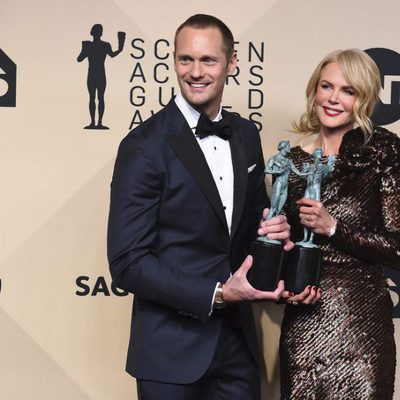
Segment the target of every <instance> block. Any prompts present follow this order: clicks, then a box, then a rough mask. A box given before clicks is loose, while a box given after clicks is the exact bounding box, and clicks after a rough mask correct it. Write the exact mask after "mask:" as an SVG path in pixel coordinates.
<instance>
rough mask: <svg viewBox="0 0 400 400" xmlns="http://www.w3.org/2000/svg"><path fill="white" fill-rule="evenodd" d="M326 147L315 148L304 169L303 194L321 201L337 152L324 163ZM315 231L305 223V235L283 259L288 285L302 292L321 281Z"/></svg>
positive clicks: (319, 253) (286, 285)
mask: <svg viewBox="0 0 400 400" xmlns="http://www.w3.org/2000/svg"><path fill="white" fill-rule="evenodd" d="M322 156H323V150H322V149H320V148H317V149H315V150H314V151H313V158H314V163H313V164H312V165H310V164H308V163H306V164H304V165H303V171H302V172H303V173H302V174H301V175H303V176H304V175H307V187H306V191H305V193H304V197H305V198H308V199H313V200H317V201H321V183H322V180H323V179H324V178H326V176H327V175H329V173H330V172H332V171H333V169H334V164H335V156H329V157H328V162H327V164H322V163H321V159H322ZM313 240H314V232H312V231H311V230H310V229H308V228H306V227H304V237H303V239H302V240H301V241H300V242H297V243H296V245H295V247H294V249H292V250H291V251H289V253H288V254H287V256H286V257H285V261H284V279H285V288H286V290H289V291H290V292H293V293H296V294H297V293H300V292H302V291H303V290H304V289H305V288H306V287H307V286H308V285H312V286H317V285H318V284H319V276H320V267H321V251H320V249H319V246H318V245H316V244H315V243H313Z"/></svg>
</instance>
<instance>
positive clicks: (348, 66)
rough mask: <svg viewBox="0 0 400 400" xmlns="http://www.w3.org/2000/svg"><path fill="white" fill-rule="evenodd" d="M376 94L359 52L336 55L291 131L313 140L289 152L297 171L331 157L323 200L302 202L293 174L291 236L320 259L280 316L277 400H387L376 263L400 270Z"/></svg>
mask: <svg viewBox="0 0 400 400" xmlns="http://www.w3.org/2000/svg"><path fill="white" fill-rule="evenodd" d="M379 90H380V76H379V71H378V68H377V66H376V65H375V63H374V62H373V61H372V59H371V58H370V57H369V56H368V55H367V54H366V53H365V52H363V51H361V50H357V49H350V50H344V51H335V52H333V53H331V54H329V55H328V56H327V57H325V58H324V59H323V60H322V61H321V63H320V64H319V65H318V66H317V68H316V70H315V71H314V73H313V74H312V76H311V79H310V81H309V83H308V86H307V92H306V97H307V110H306V112H305V113H304V114H303V116H302V117H301V118H300V120H299V122H298V123H296V124H294V128H295V131H297V132H298V133H301V134H311V133H312V134H316V137H315V139H314V141H313V142H312V143H311V144H309V145H307V146H305V147H303V148H301V147H299V146H298V147H295V148H293V149H292V151H291V153H290V155H289V156H290V157H291V159H292V160H293V162H294V164H295V165H296V167H297V168H299V169H301V168H302V165H303V164H305V163H309V164H310V163H312V155H311V154H312V153H313V151H314V149H316V148H322V149H323V150H324V156H323V159H322V162H324V163H326V162H327V161H328V156H333V155H335V156H336V160H335V166H334V170H333V171H332V172H331V173H330V174H329V176H327V177H326V178H325V180H324V182H323V184H322V193H321V201H318V200H312V199H306V198H302V197H303V196H304V190H305V185H306V182H305V179H302V178H300V177H297V176H296V175H294V174H293V175H291V177H290V182H289V193H288V201H287V205H286V212H287V217H288V220H289V222H290V223H291V225H292V237H294V239H296V240H298V239H301V238H302V233H303V228H304V227H306V228H308V229H310V230H311V231H312V232H314V233H315V234H316V239H315V241H316V242H317V243H318V244H319V246H320V248H321V251H322V257H323V260H322V271H321V282H320V289H316V288H315V287H314V288H310V287H308V288H307V289H306V290H305V291H304V292H303V293H301V294H299V295H296V296H294V297H292V298H291V299H289V300H288V302H289V304H288V305H287V307H286V309H285V316H284V320H283V326H282V334H281V341H280V354H281V379H282V383H281V388H282V399H290V400H293V399H301V400H308V399H324V400H325V399H363V400H365V399H379V400H386V399H392V396H393V385H394V372H395V343H394V334H393V323H392V302H391V299H390V295H389V292H388V285H387V283H386V280H385V277H384V274H383V268H382V266H383V265H391V266H397V267H400V194H399V192H400V139H399V138H398V137H397V136H396V135H394V134H393V133H390V132H389V131H387V130H386V129H384V128H380V127H374V126H373V125H372V123H371V120H370V119H369V117H370V116H371V115H372V113H373V111H374V107H375V104H376V102H377V99H378V94H379ZM321 289H322V291H321ZM321 293H322V294H321ZM299 303H301V304H299Z"/></svg>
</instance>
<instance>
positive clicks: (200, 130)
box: [195, 114, 233, 140]
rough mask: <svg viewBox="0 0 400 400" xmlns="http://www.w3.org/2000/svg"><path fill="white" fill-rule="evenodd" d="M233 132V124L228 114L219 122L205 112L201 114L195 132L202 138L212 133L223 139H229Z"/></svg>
mask: <svg viewBox="0 0 400 400" xmlns="http://www.w3.org/2000/svg"><path fill="white" fill-rule="evenodd" d="M232 133H233V132H232V124H231V120H230V118H229V116H226V117H225V118H223V119H221V120H220V121H218V122H212V121H210V119H209V118H207V117H206V116H205V115H204V114H200V118H199V121H198V122H197V127H196V133H195V135H196V136H198V137H199V138H200V139H204V138H205V137H207V136H210V135H216V136H219V137H220V138H221V139H224V140H228V139H229V138H231V137H232Z"/></svg>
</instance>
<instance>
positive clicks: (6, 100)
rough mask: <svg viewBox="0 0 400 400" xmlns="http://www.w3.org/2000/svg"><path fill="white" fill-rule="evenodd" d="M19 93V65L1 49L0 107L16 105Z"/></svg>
mask: <svg viewBox="0 0 400 400" xmlns="http://www.w3.org/2000/svg"><path fill="white" fill-rule="evenodd" d="M16 94H17V66H16V65H15V63H14V61H13V60H11V58H10V57H8V56H7V54H6V53H5V52H4V51H3V50H2V49H0V107H15V104H16Z"/></svg>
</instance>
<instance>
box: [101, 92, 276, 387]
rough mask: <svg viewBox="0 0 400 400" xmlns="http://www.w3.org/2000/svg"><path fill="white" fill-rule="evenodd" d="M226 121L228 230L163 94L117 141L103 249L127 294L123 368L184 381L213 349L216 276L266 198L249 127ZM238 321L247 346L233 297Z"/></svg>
mask: <svg viewBox="0 0 400 400" xmlns="http://www.w3.org/2000/svg"><path fill="white" fill-rule="evenodd" d="M226 114H227V113H226ZM233 130H234V132H233V135H232V138H231V139H230V140H229V143H230V147H231V153H232V164H233V171H234V208H233V217H232V227H231V234H229V231H228V227H227V223H226V218H225V214H224V210H223V205H222V203H221V199H220V196H219V193H218V190H217V187H216V185H215V183H214V180H213V177H212V175H211V172H210V170H209V168H208V165H207V162H206V159H205V157H204V155H203V153H202V151H201V149H200V146H199V145H198V143H197V141H196V138H195V136H194V135H193V133H192V130H191V129H190V127H189V126H188V124H187V122H186V120H185V118H184V116H183V115H182V113H181V112H180V110H179V109H178V107H177V106H176V104H175V102H174V101H173V100H172V101H171V102H170V103H169V104H168V105H167V107H165V108H164V109H162V110H161V111H160V112H158V113H157V114H155V115H154V116H153V117H151V118H150V119H148V120H147V121H145V122H143V123H142V124H141V125H140V126H139V127H138V128H136V129H134V130H133V131H132V132H130V133H129V134H128V136H126V137H125V139H124V140H123V141H122V142H121V144H120V147H119V150H118V156H117V160H116V164H115V170H114V175H113V179H112V184H111V205H110V216H109V230H108V257H109V263H110V271H111V275H112V278H113V281H114V282H115V283H116V285H117V286H118V287H120V288H122V289H125V290H128V291H129V292H131V293H134V295H135V296H134V304H133V313H132V326H131V338H130V344H129V350H128V360H127V372H128V373H130V374H131V375H133V376H135V377H137V378H139V379H148V380H155V381H160V382H171V383H190V382H193V381H195V380H197V379H198V378H200V377H201V376H202V375H203V374H204V372H205V371H206V369H207V367H208V366H209V365H210V362H211V360H212V357H213V355H214V352H215V348H216V345H217V341H218V337H219V333H220V329H221V319H219V318H217V317H216V316H214V315H211V316H209V313H210V309H211V301H212V296H213V293H214V289H215V286H216V283H217V282H218V281H219V282H225V281H226V280H227V279H228V278H229V276H230V273H231V272H234V271H235V270H236V269H237V268H238V267H239V266H240V264H241V263H242V261H243V260H244V258H245V257H246V255H247V254H248V247H249V243H250V241H251V240H252V239H254V238H255V237H256V235H257V228H258V225H259V221H260V219H261V213H262V210H263V208H264V207H266V206H267V205H268V197H267V194H266V191H265V185H264V160H263V155H262V150H261V143H260V138H259V133H258V131H257V129H256V127H255V126H254V124H253V123H251V122H249V121H247V120H245V119H243V118H240V117H239V116H236V115H235V116H234V128H233ZM227 162H230V160H227ZM239 320H240V321H238V322H240V323H241V324H242V325H243V328H244V329H245V333H246V337H247V340H248V342H249V346H250V347H251V350H252V351H253V353H254V354H255V355H256V354H257V348H256V336H255V328H254V321H253V317H252V314H251V308H250V304H241V305H240V316H239Z"/></svg>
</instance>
